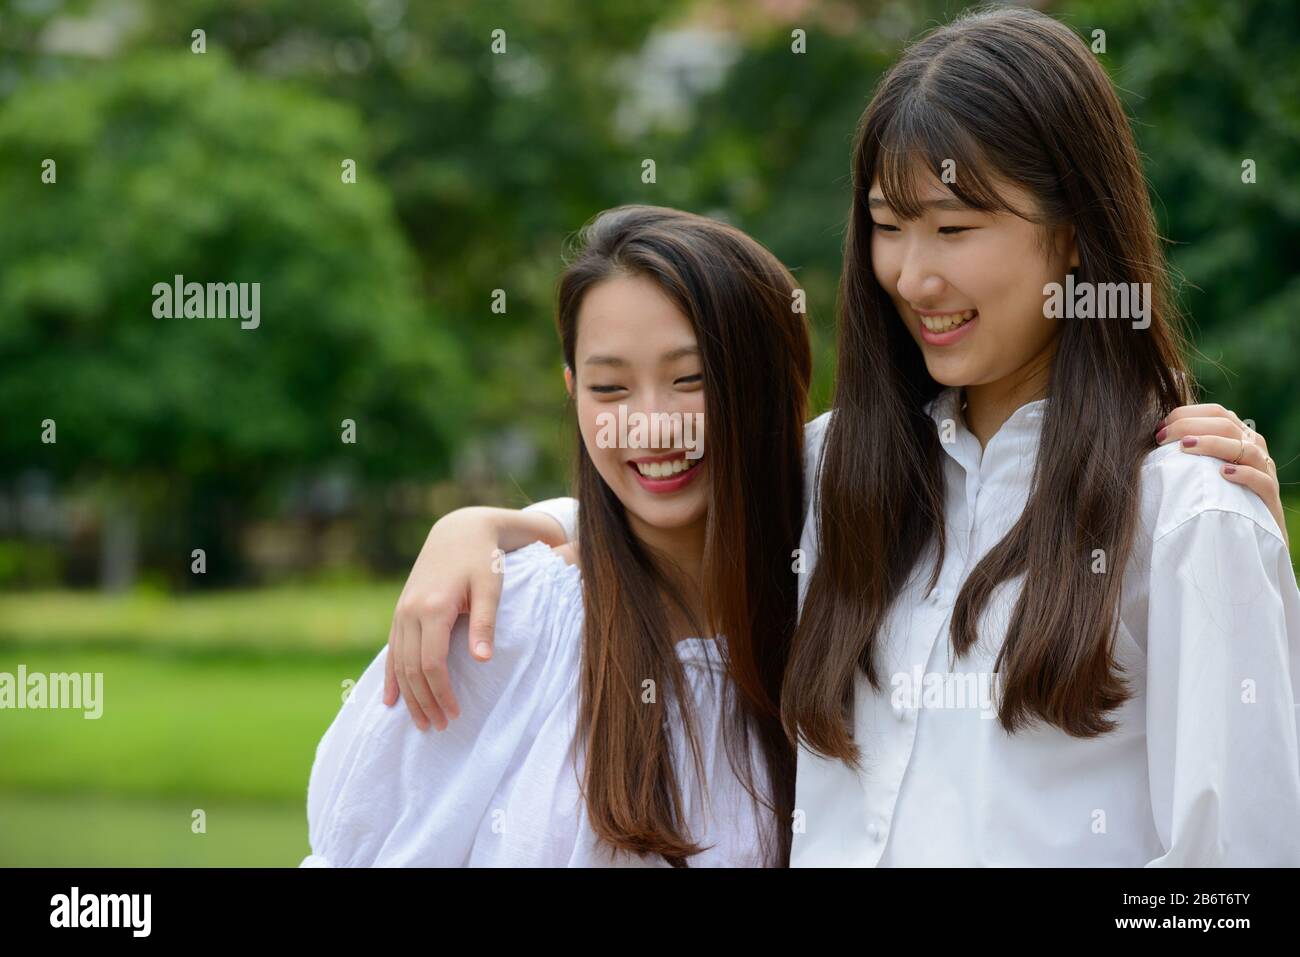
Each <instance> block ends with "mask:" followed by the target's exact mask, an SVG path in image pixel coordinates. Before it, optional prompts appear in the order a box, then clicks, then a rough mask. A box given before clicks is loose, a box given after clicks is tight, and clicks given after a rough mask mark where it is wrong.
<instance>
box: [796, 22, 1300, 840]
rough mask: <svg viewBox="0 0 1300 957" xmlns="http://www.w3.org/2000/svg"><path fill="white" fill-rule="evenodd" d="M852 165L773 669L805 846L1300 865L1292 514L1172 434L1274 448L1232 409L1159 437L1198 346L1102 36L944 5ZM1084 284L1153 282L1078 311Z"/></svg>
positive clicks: (1185, 394)
mask: <svg viewBox="0 0 1300 957" xmlns="http://www.w3.org/2000/svg"><path fill="white" fill-rule="evenodd" d="M951 160H955V163H949V161H951ZM954 168H955V171H956V175H955V177H951V182H949V181H946V180H945V179H944V178H943V174H944V172H945V170H947V169H954ZM853 173H854V202H853V207H852V211H851V217H850V224H849V235H848V242H847V243H846V247H845V257H846V263H852V264H855V265H857V268H846V269H845V272H844V279H843V288H842V299H843V303H844V312H843V315H842V317H841V326H840V329H841V339H840V348H839V370H838V389H839V398H838V400H837V402H836V413H835V415H834V417H833V418H831V419H830V420H829V421H827V422H825V423H824V429H823V428H818V429H814V430H812V431H813V436H812V441H813V442H814V443H817V442H818V441H819V440H821V441H822V444H824V452H823V453H822V473H821V476H820V481H819V483H818V486H817V488H818V500H817V510H816V514H817V520H816V521H814V522H812V523H810V525H809V526H808V528H807V529H806V534H805V539H804V548H805V549H806V550H807V551H808V552H809V553H810V554H812V555H816V556H818V559H817V564H816V568H815V570H814V571H813V573H812V575H811V576H810V578H809V581H808V587H807V594H806V599H805V601H804V603H803V608H802V612H803V613H802V617H801V620H800V627H799V631H798V635H797V638H796V643H795V648H794V650H793V653H792V656H791V660H790V665H789V670H788V672H787V675H786V681H785V684H784V688H783V700H782V710H783V713H784V715H785V716H786V720H787V724H788V725H790V726H791V727H796V728H797V729H798V732H799V735H800V740H801V743H802V745H803V749H802V750H801V752H800V755H799V771H798V779H797V783H798V796H797V800H796V807H797V808H798V809H799V811H800V812H802V813H803V814H804V815H806V822H807V826H806V830H805V831H804V833H802V834H796V836H795V850H794V855H793V862H794V863H797V864H893V865H923V864H965V865H1055V864H1070V865H1111V866H1115V865H1119V866H1126V865H1128V866H1132V865H1143V864H1155V865H1234V864H1235V865H1278V864H1289V865H1300V764H1298V760H1300V754H1298V750H1297V726H1296V717H1297V712H1296V708H1297V700H1298V699H1297V695H1296V692H1297V681H1300V592H1297V588H1296V582H1295V576H1294V574H1293V572H1292V568H1291V562H1290V558H1289V556H1288V554H1287V546H1286V542H1285V540H1284V538H1283V536H1282V534H1281V532H1280V529H1279V527H1278V524H1277V523H1276V522H1275V521H1274V519H1273V517H1272V516H1271V515H1270V514H1269V511H1268V509H1267V508H1266V507H1265V506H1264V504H1263V503H1262V502H1260V501H1259V499H1258V498H1256V497H1255V496H1253V495H1250V494H1247V493H1246V492H1244V491H1243V490H1242V489H1241V488H1239V487H1236V486H1234V485H1232V484H1229V483H1228V482H1224V481H1221V480H1220V478H1219V476H1218V474H1217V472H1218V468H1217V467H1216V464H1215V462H1214V461H1212V460H1211V459H1209V458H1203V457H1198V456H1196V455H1188V454H1183V452H1184V450H1187V451H1193V452H1197V451H1201V450H1202V449H1204V451H1206V452H1208V453H1209V454H1210V455H1219V456H1221V457H1223V458H1225V459H1230V460H1232V461H1234V462H1237V463H1246V464H1247V465H1249V466H1251V467H1253V468H1256V469H1266V468H1267V469H1269V470H1270V474H1271V469H1272V463H1271V462H1269V461H1266V459H1267V456H1266V453H1265V451H1264V449H1263V447H1262V445H1259V444H1255V443H1253V442H1247V441H1246V439H1245V438H1242V437H1233V438H1231V439H1230V440H1229V439H1225V438H1223V437H1222V436H1221V435H1218V436H1216V435H1212V434H1211V435H1207V436H1202V437H1200V438H1198V439H1197V440H1195V443H1194V444H1193V443H1192V442H1189V440H1188V439H1186V438H1184V439H1182V441H1180V442H1177V443H1172V442H1170V443H1167V444H1164V445H1163V446H1161V447H1157V446H1159V445H1160V443H1164V442H1166V440H1168V439H1170V438H1171V437H1173V436H1172V435H1171V433H1173V432H1174V428H1171V426H1170V425H1169V424H1168V423H1167V422H1166V421H1164V417H1165V416H1167V415H1168V414H1169V413H1170V412H1171V411H1172V410H1173V409H1174V408H1175V407H1176V406H1178V405H1180V404H1182V403H1185V402H1187V401H1188V400H1189V388H1188V385H1187V374H1186V370H1185V368H1184V366H1183V361H1182V357H1181V354H1180V349H1179V345H1180V343H1179V336H1178V329H1177V321H1176V320H1177V317H1176V315H1175V311H1174V306H1173V302H1172V297H1171V296H1170V294H1169V290H1168V288H1167V284H1168V279H1167V275H1168V274H1167V270H1166V267H1165V265H1164V263H1163V260H1162V257H1161V252H1160V247H1159V242H1158V237H1157V233H1156V229H1155V225H1154V218H1153V215H1152V211H1151V206H1150V203H1149V201H1148V196H1147V190H1146V183H1145V182H1144V180H1143V177H1142V173H1141V164H1140V161H1139V156H1138V152H1137V149H1136V146H1135V144H1134V142H1133V138H1132V135H1131V131H1130V129H1129V126H1128V123H1127V121H1126V119H1125V116H1124V113H1123V110H1122V107H1121V105H1120V103H1119V99H1118V97H1117V96H1116V94H1115V91H1114V89H1113V87H1112V86H1111V84H1110V81H1109V80H1108V78H1107V76H1106V74H1105V72H1104V71H1103V70H1102V68H1101V67H1100V66H1099V65H1098V63H1097V61H1096V58H1095V57H1094V56H1092V54H1091V53H1090V52H1089V50H1088V48H1087V46H1086V45H1085V44H1084V43H1083V42H1082V41H1081V40H1080V39H1079V38H1078V37H1077V36H1076V35H1075V34H1074V33H1073V32H1072V31H1070V30H1069V29H1068V28H1067V27H1065V26H1063V25H1062V24H1060V23H1058V22H1056V21H1055V20H1053V19H1051V18H1050V17H1047V16H1043V15H1041V14H1037V13H1033V12H1030V11H1024V10H1003V11H999V12H997V13H993V14H986V15H981V16H975V17H971V18H968V19H963V20H960V21H958V22H957V23H954V24H952V25H951V26H948V27H946V28H944V29H941V30H939V31H936V32H935V33H934V34H932V35H931V36H929V37H927V38H926V39H924V40H923V41H921V42H920V43H918V44H917V45H916V46H914V47H913V48H911V49H910V50H909V51H907V53H906V54H905V55H904V56H903V57H902V59H901V60H900V62H899V63H898V64H897V65H896V66H895V67H894V68H893V69H892V70H891V71H890V73H889V75H888V76H887V77H886V78H885V79H884V81H883V82H882V84H881V86H880V88H879V90H878V91H877V93H876V95H875V97H874V99H873V101H872V103H871V104H870V106H869V107H868V109H867V111H866V113H865V115H864V117H863V119H862V123H861V126H860V128H859V131H858V137H857V145H856V148H855V155H854V163H853ZM858 264H860V265H858ZM1071 286H1073V288H1075V289H1076V290H1083V291H1087V290H1091V291H1092V292H1093V293H1094V294H1095V295H1097V296H1100V295H1101V294H1102V292H1103V290H1106V291H1109V290H1118V291H1120V292H1121V293H1122V292H1123V291H1129V292H1130V293H1133V294H1136V296H1132V295H1131V296H1130V302H1129V308H1127V309H1110V310H1107V311H1104V312H1103V311H1102V310H1100V309H1096V308H1094V309H1091V310H1087V309H1086V308H1085V309H1079V310H1076V311H1075V314H1073V315H1072V314H1071V312H1066V313H1065V315H1064V316H1061V314H1060V313H1059V312H1058V311H1057V310H1056V309H1055V307H1054V304H1053V302H1052V300H1053V298H1054V297H1055V296H1056V295H1057V294H1058V292H1059V291H1060V290H1062V289H1065V288H1070V287H1071ZM1107 295H1108V296H1109V292H1107ZM1136 297H1141V298H1140V300H1139V301H1137V302H1133V299H1134V298H1136ZM1117 301H1118V304H1119V305H1121V306H1122V305H1124V303H1123V300H1122V297H1121V296H1119V295H1116V296H1115V297H1114V298H1112V299H1111V301H1110V305H1112V306H1113V305H1114V304H1116V302H1117ZM1101 302H1102V300H1101V299H1096V300H1095V301H1094V306H1096V305H1098V304H1100V303H1101ZM1075 305H1076V306H1083V305H1084V300H1082V299H1080V300H1078V301H1076V303H1075ZM1078 312H1085V313H1086V312H1091V313H1092V314H1091V315H1087V314H1084V315H1078V314H1077V313H1078ZM1058 316H1060V317H1058ZM1177 431H1179V432H1181V431H1183V430H1182V429H1178V430H1177ZM1207 431H1209V430H1207ZM823 433H824V438H823ZM868 503H872V504H873V505H874V506H875V507H873V508H868V507H864V506H866V505H867V504H868ZM863 555H868V556H871V558H872V561H861V560H860V558H861V556H863ZM986 688H987V689H989V690H990V691H991V692H992V693H991V694H987V695H986V694H985V693H984V689H986ZM971 689H976V690H978V692H979V693H978V694H976V695H974V696H972V695H971V694H970V690H971ZM963 691H965V694H963ZM846 714H847V715H849V716H851V717H849V718H848V720H846Z"/></svg>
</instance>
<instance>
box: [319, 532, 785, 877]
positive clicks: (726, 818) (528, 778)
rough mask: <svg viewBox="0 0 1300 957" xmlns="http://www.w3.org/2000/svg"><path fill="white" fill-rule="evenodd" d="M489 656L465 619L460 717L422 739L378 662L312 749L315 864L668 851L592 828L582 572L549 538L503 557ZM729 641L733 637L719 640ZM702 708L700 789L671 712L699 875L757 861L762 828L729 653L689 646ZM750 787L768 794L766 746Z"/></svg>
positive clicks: (583, 860) (491, 861) (441, 862)
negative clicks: (734, 723) (739, 735)
mask: <svg viewBox="0 0 1300 957" xmlns="http://www.w3.org/2000/svg"><path fill="white" fill-rule="evenodd" d="M503 575H504V577H503V581H502V592H501V603H500V607H499V609H498V612H497V626H496V641H495V646H494V651H493V656H492V659H491V661H488V662H479V661H475V660H473V659H471V657H470V655H469V649H468V640H467V635H466V628H467V624H466V621H465V619H464V618H462V619H461V621H460V622H459V623H458V624H457V626H456V628H455V629H454V631H453V632H452V637H451V647H450V649H449V651H448V662H449V669H450V671H451V673H452V675H453V680H454V681H455V688H456V695H457V699H458V701H459V703H460V706H461V715H460V717H459V718H457V719H456V720H454V721H452V722H451V724H450V726H449V727H448V728H447V730H445V731H441V732H440V731H436V730H434V729H432V728H431V729H429V730H428V731H421V730H420V729H419V728H418V727H416V725H415V723H414V722H413V721H412V720H411V717H410V714H409V713H408V711H407V709H406V707H405V705H404V704H402V703H401V702H399V703H398V704H396V705H394V706H393V707H391V708H390V707H388V706H386V705H384V703H383V700H382V696H383V686H384V667H385V661H386V658H385V656H386V655H387V653H388V649H387V648H386V647H385V648H384V649H383V650H382V651H380V653H379V654H378V655H377V656H376V658H375V659H374V661H372V662H371V664H370V666H369V667H368V668H367V669H366V671H365V673H364V674H363V675H362V676H361V679H360V680H359V681H358V682H357V684H356V686H355V688H354V689H353V691H352V694H351V695H350V696H349V697H348V699H347V701H346V702H345V703H344V704H343V705H342V707H340V709H339V713H338V715H337V716H336V717H335V719H334V722H333V723H332V724H331V725H330V727H329V729H328V730H327V731H326V732H325V736H324V738H323V739H322V740H321V742H320V744H319V745H318V747H317V749H316V760H315V763H314V765H313V767H312V771H311V778H310V782H309V784H308V790H307V822H308V836H309V838H310V842H311V854H310V855H309V856H307V857H306V858H305V859H304V860H303V861H302V864H301V866H303V867H331V866H333V867H369V866H397V867H402V866H414V867H461V866H471V867H644V866H649V867H654V866H667V864H666V862H665V861H663V859H662V858H659V857H640V856H637V855H632V854H629V853H627V852H625V851H616V850H614V849H613V848H611V847H610V846H609V845H607V844H604V843H603V842H601V841H599V840H598V839H597V837H596V835H595V832H594V831H593V830H592V828H591V826H590V823H589V821H588V816H587V813H586V809H585V806H584V804H583V801H582V799H581V796H580V792H579V787H578V780H579V773H580V770H581V767H582V759H581V754H580V751H581V746H580V744H579V743H578V742H577V734H576V732H577V704H578V678H579V663H580V655H581V648H582V644H581V638H582V623H583V607H582V586H581V575H580V573H579V570H578V568H577V567H576V566H570V565H568V564H567V563H566V562H565V561H564V560H563V559H562V558H561V557H560V556H559V555H557V554H556V553H555V552H553V551H552V550H551V549H550V548H549V547H547V546H546V545H544V544H542V543H540V542H539V543H534V544H532V545H529V546H527V547H526V548H522V549H519V550H518V551H515V552H511V553H510V554H508V555H506V557H505V560H504V571H503ZM717 642H721V639H718V640H717ZM677 651H678V654H679V656H680V658H681V660H682V662H683V664H684V666H685V667H684V671H685V674H686V681H687V684H688V686H689V694H690V696H691V703H692V704H693V706H694V708H695V710H694V721H695V729H696V733H697V735H698V740H699V744H700V749H701V760H702V763H703V771H704V781H705V782H707V787H700V785H699V782H698V780H697V778H696V777H695V774H694V771H693V763H692V758H691V756H690V754H689V746H688V743H687V741H686V739H685V735H684V734H683V733H682V728H681V727H680V719H679V717H678V715H677V709H676V708H675V707H674V706H672V705H671V703H670V704H669V705H668V706H667V707H666V711H667V713H668V715H669V724H670V728H671V730H672V739H673V745H674V759H675V762H676V763H675V767H676V768H677V773H678V778H679V787H681V788H682V792H683V798H684V801H683V806H684V807H686V808H687V809H688V820H687V827H688V828H689V830H690V833H691V836H692V837H694V838H695V839H696V840H697V841H698V842H700V843H701V844H702V845H704V846H706V847H707V848H708V849H707V850H705V851H704V852H702V853H701V854H698V855H696V856H695V857H693V858H691V859H690V865H691V866H692V867H710V866H717V867H759V866H762V865H763V863H764V860H763V851H762V847H763V844H762V841H761V840H760V822H762V826H763V827H765V828H766V827H770V826H771V815H770V812H767V811H766V810H765V809H764V808H762V807H758V808H755V806H754V802H753V800H752V798H751V796H750V795H749V793H748V792H747V791H746V790H745V788H744V787H743V786H742V784H741V782H740V779H739V778H738V777H737V775H736V774H735V773H734V771H733V769H732V766H731V762H730V761H729V760H728V756H727V752H726V749H725V745H724V735H723V732H724V730H725V728H726V721H727V719H728V718H729V717H730V710H731V709H732V708H734V704H733V700H734V698H733V695H732V694H731V693H730V689H729V682H728V679H727V677H726V672H725V668H724V666H723V663H722V661H721V659H720V651H721V647H720V645H719V644H718V643H716V642H715V640H714V639H703V638H687V639H685V640H682V641H680V642H678V644H677ZM750 754H751V756H752V767H753V769H754V770H753V780H754V785H755V787H756V788H758V789H760V793H762V794H764V795H766V793H767V791H766V778H765V774H764V770H763V769H764V763H763V758H762V754H761V752H760V751H759V750H758V747H757V744H756V743H755V744H754V745H753V746H751V748H750Z"/></svg>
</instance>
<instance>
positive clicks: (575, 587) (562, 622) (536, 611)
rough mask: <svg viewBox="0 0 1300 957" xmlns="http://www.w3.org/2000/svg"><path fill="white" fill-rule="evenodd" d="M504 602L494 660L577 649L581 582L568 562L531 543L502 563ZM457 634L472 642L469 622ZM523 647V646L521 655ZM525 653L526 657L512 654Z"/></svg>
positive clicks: (557, 553)
mask: <svg viewBox="0 0 1300 957" xmlns="http://www.w3.org/2000/svg"><path fill="white" fill-rule="evenodd" d="M498 561H499V565H498V566H497V567H498V569H499V571H500V573H501V600H500V603H499V604H498V606H497V621H496V629H495V635H494V640H493V646H494V648H493V659H494V660H495V659H497V658H498V657H500V656H503V655H505V656H511V657H523V658H525V659H531V658H533V657H534V656H535V655H536V653H537V652H539V651H542V650H543V649H544V646H547V645H555V644H559V645H563V646H565V647H568V648H570V649H571V650H572V649H576V643H577V640H578V636H579V635H580V633H581V628H582V577H581V574H580V573H579V570H578V567H577V566H576V565H573V564H570V563H569V561H568V560H567V559H566V556H565V555H564V554H563V553H562V552H560V551H557V550H555V549H552V548H551V547H550V546H548V545H546V544H545V543H543V542H533V543H532V544H531V545H526V546H524V547H523V548H520V549H516V550H515V551H513V552H507V553H505V555H504V556H503V557H501V558H499V559H498ZM456 630H457V633H458V634H460V635H464V639H463V640H464V641H468V634H467V631H468V619H466V618H463V617H462V618H461V620H460V622H459V623H458V625H457V629H456ZM520 646H523V648H522V649H521V648H520ZM519 650H526V652H527V653H526V654H524V655H522V656H517V655H514V654H513V652H516V651H519Z"/></svg>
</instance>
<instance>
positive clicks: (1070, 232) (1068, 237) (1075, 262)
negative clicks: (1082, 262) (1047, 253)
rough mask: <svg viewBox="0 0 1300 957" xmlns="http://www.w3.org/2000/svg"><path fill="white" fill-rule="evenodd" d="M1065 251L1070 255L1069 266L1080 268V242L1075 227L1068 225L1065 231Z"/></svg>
mask: <svg viewBox="0 0 1300 957" xmlns="http://www.w3.org/2000/svg"><path fill="white" fill-rule="evenodd" d="M1065 252H1066V255H1067V256H1068V257H1069V260H1068V261H1069V264H1070V265H1069V268H1071V269H1078V268H1079V243H1078V242H1077V241H1076V237H1075V232H1074V227H1073V226H1067V227H1066V233H1065Z"/></svg>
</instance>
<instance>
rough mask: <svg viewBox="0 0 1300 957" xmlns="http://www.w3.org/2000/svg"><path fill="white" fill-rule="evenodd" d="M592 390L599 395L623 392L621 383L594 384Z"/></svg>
mask: <svg viewBox="0 0 1300 957" xmlns="http://www.w3.org/2000/svg"><path fill="white" fill-rule="evenodd" d="M590 388H591V391H592V392H595V393H597V394H599V395H609V394H610V393H611V392H622V391H623V387H622V386H621V385H593V386H591V387H590Z"/></svg>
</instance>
